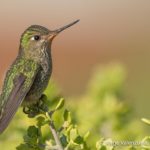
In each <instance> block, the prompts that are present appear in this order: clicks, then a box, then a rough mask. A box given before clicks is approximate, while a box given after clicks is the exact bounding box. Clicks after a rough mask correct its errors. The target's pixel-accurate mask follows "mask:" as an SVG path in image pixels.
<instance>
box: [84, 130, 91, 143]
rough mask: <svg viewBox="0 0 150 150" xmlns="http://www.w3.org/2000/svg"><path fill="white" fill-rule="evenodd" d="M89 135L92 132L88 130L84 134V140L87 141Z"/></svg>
mask: <svg viewBox="0 0 150 150" xmlns="http://www.w3.org/2000/svg"><path fill="white" fill-rule="evenodd" d="M89 135H90V132H89V131H88V132H87V133H86V134H85V135H84V137H83V138H84V141H86V140H87V138H88V137H89Z"/></svg>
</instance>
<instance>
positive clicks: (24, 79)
mask: <svg viewBox="0 0 150 150" xmlns="http://www.w3.org/2000/svg"><path fill="white" fill-rule="evenodd" d="M34 69H35V70H30V71H29V70H28V71H27V73H20V74H19V75H17V76H16V77H15V78H13V85H14V86H13V89H12V90H11V93H10V94H9V96H8V99H7V102H6V103H5V105H4V106H3V109H1V118H0V134H1V133H2V132H3V131H4V130H5V129H6V128H7V126H8V124H9V122H10V121H11V120H12V118H13V116H14V115H15V113H16V111H17V109H18V107H19V106H20V105H21V103H22V101H23V100H24V98H25V96H26V94H27V93H28V91H29V90H30V88H31V86H32V84H33V82H34V79H35V77H36V75H37V68H36V67H35V68H34ZM31 71H36V72H34V73H30V72H31ZM29 74H30V78H29V76H28V75H29Z"/></svg>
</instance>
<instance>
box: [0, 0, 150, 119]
mask: <svg viewBox="0 0 150 150" xmlns="http://www.w3.org/2000/svg"><path fill="white" fill-rule="evenodd" d="M76 19H80V20H81V21H80V22H79V23H78V24H77V25H75V26H73V27H72V28H70V29H68V30H66V31H65V32H64V33H62V34H61V35H59V36H58V37H57V38H56V39H55V40H54V42H53V45H52V56H53V78H54V80H55V81H56V82H57V83H58V84H59V85H60V87H61V88H62V89H63V93H64V95H77V94H80V93H83V92H84V90H85V87H86V83H87V81H88V79H89V77H90V75H91V72H92V70H93V68H94V67H95V66H96V65H97V64H109V63H110V62H121V63H123V64H125V66H126V69H127V71H128V78H127V85H126V91H127V93H128V95H129V97H130V99H132V100H133V101H135V102H137V104H136V105H137V111H139V112H143V115H144V116H145V117H146V114H147V115H149V114H150V113H149V104H150V102H149V101H150V94H149V93H150V92H149V90H150V79H149V77H150V67H149V64H150V59H149V58H150V1H149V0H144V1H142V0H124V1H121V0H107V1H106V0H61V1H60V0H43V1H37V0H30V1H29V0H26V1H20V0H13V1H8V0H5V1H2V0H1V2H0V35H1V36H0V81H1V82H0V83H2V79H3V76H4V72H5V71H6V70H7V68H8V66H9V65H10V64H11V63H12V61H13V60H14V58H15V57H16V55H17V51H18V47H19V39H20V35H21V34H22V32H23V31H24V30H25V29H26V28H27V27H28V26H30V25H32V24H39V25H43V26H46V27H48V28H49V29H56V28H58V27H61V26H63V25H65V24H67V23H70V22H71V21H74V20H76ZM143 108H144V110H145V111H143Z"/></svg>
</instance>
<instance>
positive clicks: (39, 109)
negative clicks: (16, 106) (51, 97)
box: [23, 94, 48, 118]
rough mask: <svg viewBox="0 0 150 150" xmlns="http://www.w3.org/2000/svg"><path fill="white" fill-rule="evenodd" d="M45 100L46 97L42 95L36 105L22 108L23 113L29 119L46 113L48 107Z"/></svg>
mask: <svg viewBox="0 0 150 150" xmlns="http://www.w3.org/2000/svg"><path fill="white" fill-rule="evenodd" d="M46 99H47V97H46V95H44V94H42V96H41V98H40V99H39V100H38V101H37V103H35V104H32V105H30V106H25V107H23V112H24V113H25V114H27V115H28V116H29V117H31V118H32V117H35V116H36V115H38V114H42V113H44V112H47V111H48V107H47V105H46V103H45V102H46Z"/></svg>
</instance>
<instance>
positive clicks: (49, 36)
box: [20, 20, 79, 58]
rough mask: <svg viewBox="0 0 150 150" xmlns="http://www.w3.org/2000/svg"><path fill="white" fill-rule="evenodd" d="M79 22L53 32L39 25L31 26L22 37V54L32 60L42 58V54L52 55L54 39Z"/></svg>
mask: <svg viewBox="0 0 150 150" xmlns="http://www.w3.org/2000/svg"><path fill="white" fill-rule="evenodd" d="M78 21H79V20H77V21H74V22H72V23H70V24H68V25H66V26H64V27H61V28H59V29H56V30H53V31H51V30H49V29H47V28H45V27H43V26H39V25H32V26H30V27H29V28H27V29H26V30H25V31H24V33H23V34H22V36H21V40H20V53H21V54H23V55H24V56H26V57H31V58H33V57H41V55H42V54H44V53H47V52H48V53H50V46H51V43H52V40H53V39H54V37H56V36H57V35H58V34H59V33H60V32H61V31H63V30H65V29H67V28H68V27H70V26H72V25H74V24H75V23H77V22H78Z"/></svg>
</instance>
